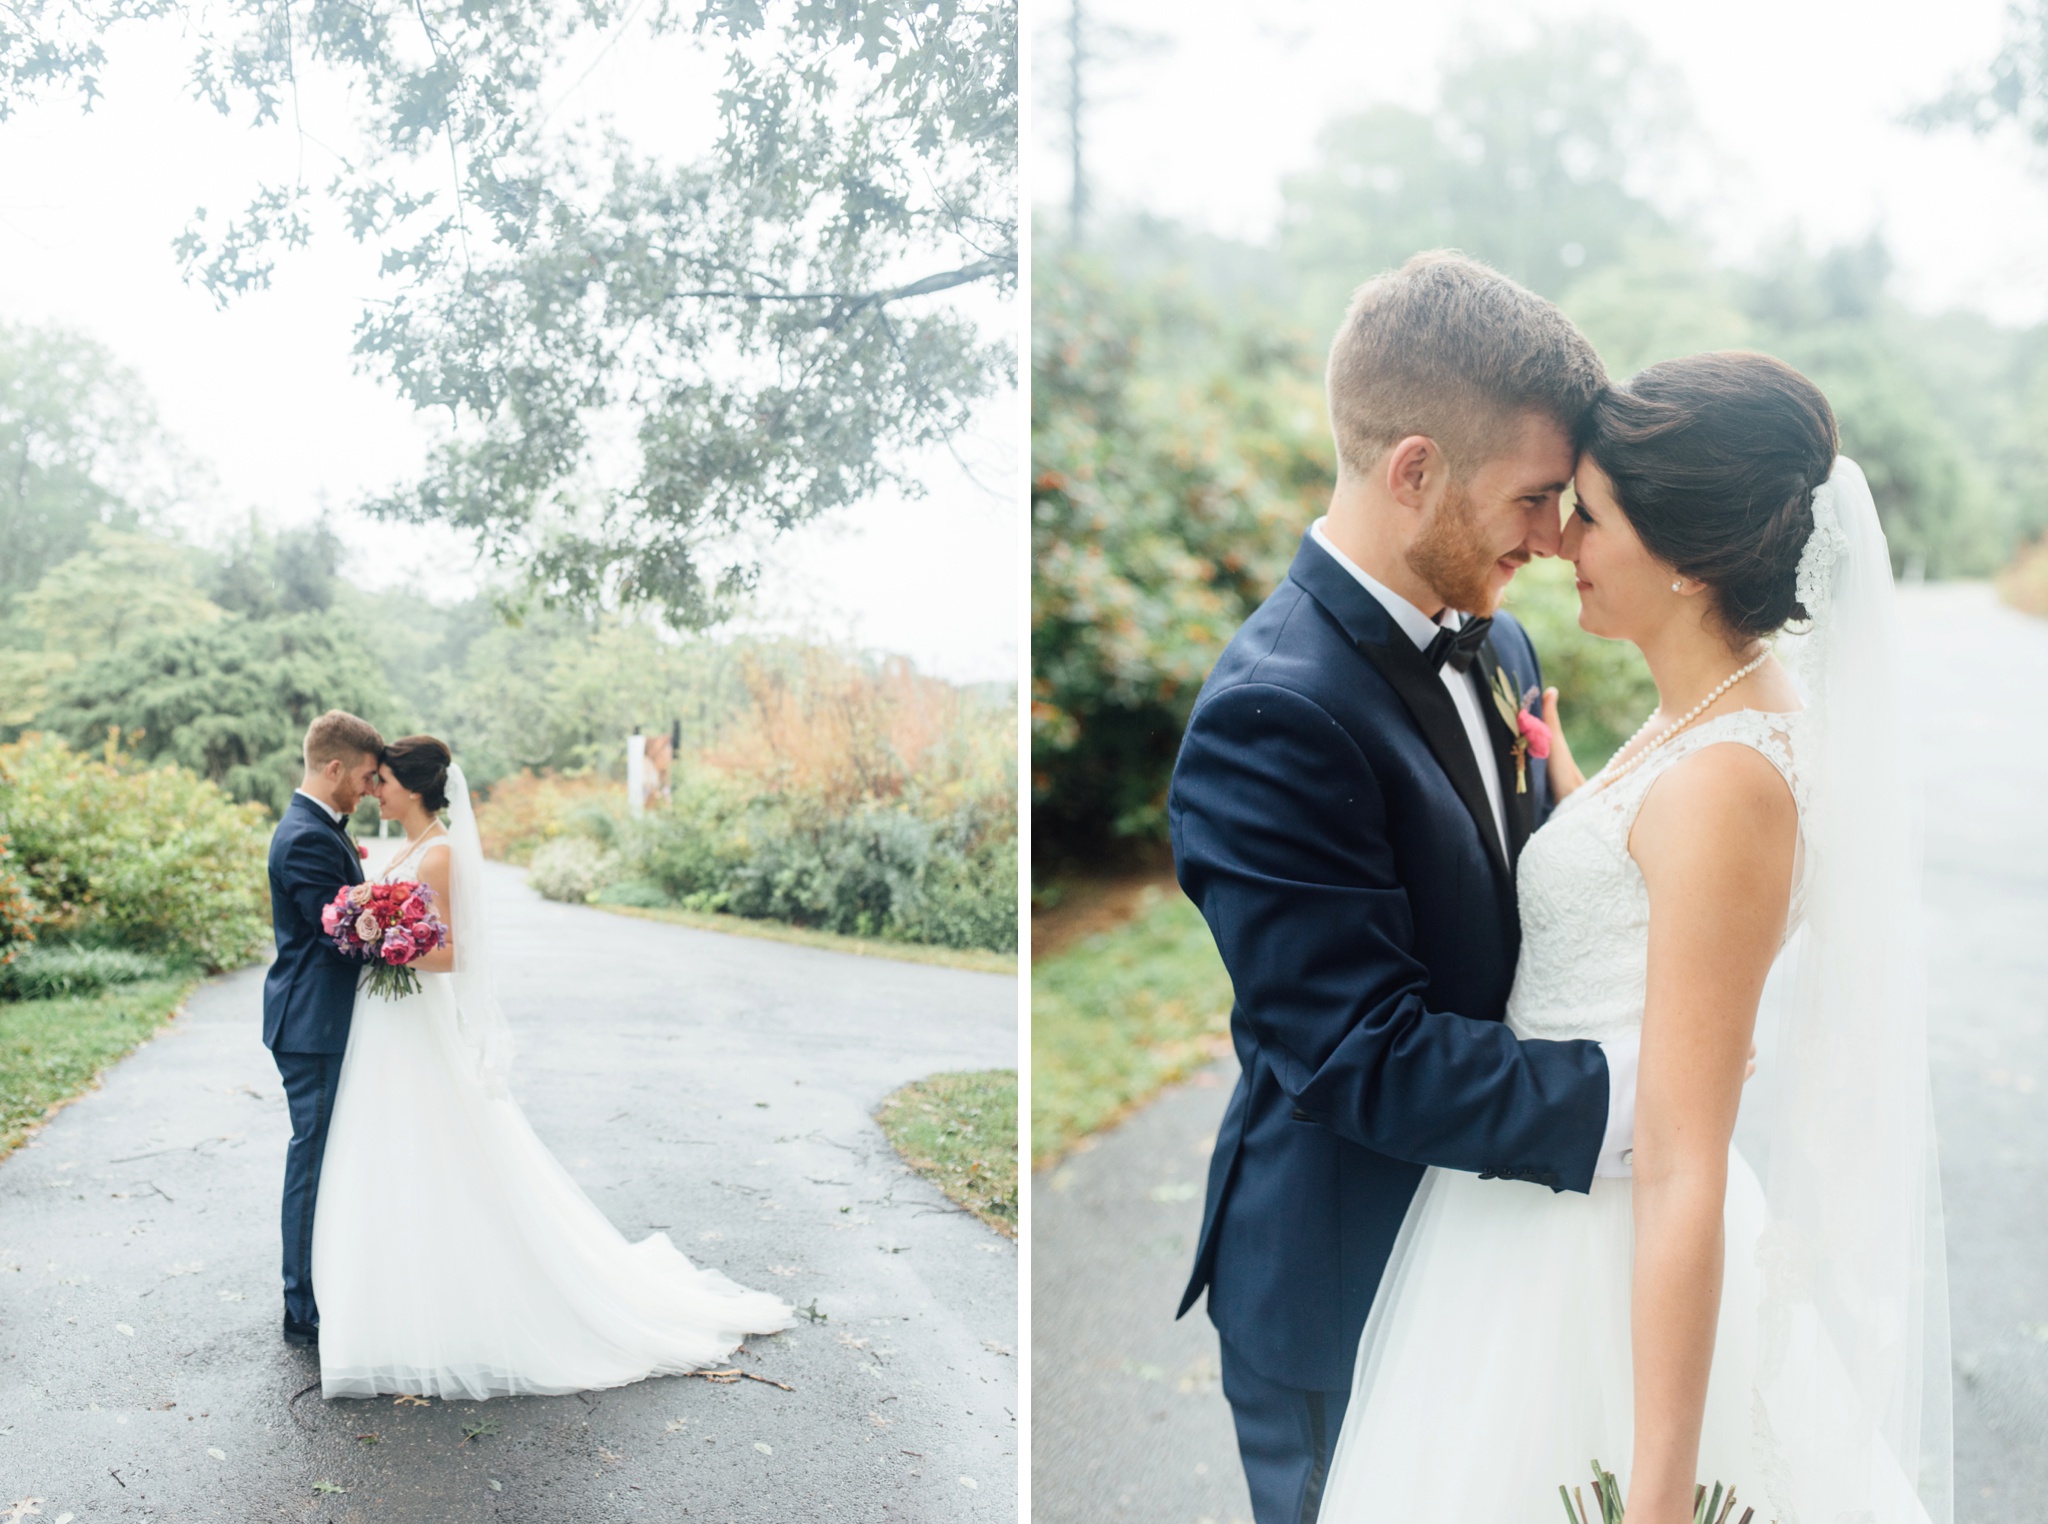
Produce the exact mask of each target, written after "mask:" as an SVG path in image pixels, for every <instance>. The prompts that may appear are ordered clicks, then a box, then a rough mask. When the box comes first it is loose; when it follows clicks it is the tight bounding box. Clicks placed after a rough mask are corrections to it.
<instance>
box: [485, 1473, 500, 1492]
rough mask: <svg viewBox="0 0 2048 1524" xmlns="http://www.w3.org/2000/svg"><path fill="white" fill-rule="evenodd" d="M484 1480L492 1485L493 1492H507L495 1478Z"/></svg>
mask: <svg viewBox="0 0 2048 1524" xmlns="http://www.w3.org/2000/svg"><path fill="white" fill-rule="evenodd" d="M484 1480H485V1481H486V1482H487V1483H488V1484H489V1485H490V1489H491V1491H493V1492H503V1491H504V1490H505V1489H504V1487H503V1486H502V1485H501V1484H500V1483H499V1481H498V1479H497V1478H496V1477H495V1476H491V1477H486V1478H484Z"/></svg>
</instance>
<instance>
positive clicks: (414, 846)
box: [377, 820, 448, 878]
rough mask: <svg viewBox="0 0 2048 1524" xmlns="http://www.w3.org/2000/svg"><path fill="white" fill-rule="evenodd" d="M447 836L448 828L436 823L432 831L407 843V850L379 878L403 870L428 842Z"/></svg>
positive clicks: (425, 832) (429, 830)
mask: <svg viewBox="0 0 2048 1524" xmlns="http://www.w3.org/2000/svg"><path fill="white" fill-rule="evenodd" d="M447 834H448V828H447V827H446V826H444V825H442V824H441V822H440V821H438V820H436V821H434V822H433V823H432V826H431V828H430V829H428V830H425V831H422V832H420V834H419V835H417V836H415V837H414V838H413V839H412V840H411V841H409V842H407V843H406V846H405V850H404V851H403V852H401V853H399V854H398V856H397V857H395V858H394V859H392V861H391V863H390V865H389V866H388V867H386V868H385V870H384V871H383V872H382V873H380V874H378V875H377V876H378V877H379V878H385V877H388V876H389V875H390V874H393V873H395V872H397V871H398V870H399V869H400V868H403V867H404V866H405V865H406V864H407V863H409V862H411V861H412V857H413V854H414V853H415V852H417V851H419V850H420V849H421V848H422V847H424V846H425V845H426V844H427V843H428V842H430V841H433V840H435V839H436V838H438V837H442V836H446V835H447Z"/></svg>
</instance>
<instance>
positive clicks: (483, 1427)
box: [462, 1418, 498, 1445]
mask: <svg viewBox="0 0 2048 1524" xmlns="http://www.w3.org/2000/svg"><path fill="white" fill-rule="evenodd" d="M497 1432H498V1420H497V1419H495V1418H486V1419H485V1420H483V1422H481V1423H466V1424H464V1425H463V1426H462V1443H463V1444H465V1445H466V1444H468V1443H469V1442H470V1441H471V1440H472V1439H489V1438H490V1437H491V1436H492V1435H493V1434H495V1433H497Z"/></svg>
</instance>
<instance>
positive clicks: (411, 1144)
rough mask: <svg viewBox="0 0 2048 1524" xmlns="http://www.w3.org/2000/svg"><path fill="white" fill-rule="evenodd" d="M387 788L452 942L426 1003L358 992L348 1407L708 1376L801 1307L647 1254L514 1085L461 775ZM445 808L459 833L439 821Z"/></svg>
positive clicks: (437, 773) (440, 763) (332, 1265)
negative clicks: (568, 1165)
mask: <svg viewBox="0 0 2048 1524" xmlns="http://www.w3.org/2000/svg"><path fill="white" fill-rule="evenodd" d="M379 776H380V781H379V782H378V783H377V784H376V786H375V792H376V795H377V801H378V804H379V805H380V806H381V807H382V810H383V813H384V815H385V817H386V818H388V819H394V820H397V821H398V822H399V823H400V824H401V825H403V826H404V827H405V833H406V845H405V849H404V850H403V851H402V852H400V853H399V855H398V857H397V859H396V860H395V861H394V862H392V864H391V865H390V866H389V867H388V868H386V869H385V870H384V872H383V874H382V875H381V877H382V878H383V879H385V880H398V881H409V882H418V883H423V884H425V885H427V886H428V887H429V888H430V889H432V891H433V893H434V899H435V904H436V909H437V910H438V912H439V914H440V916H441V918H442V919H443V920H444V921H445V922H446V923H447V925H448V928H449V942H448V945H447V946H444V947H442V948H439V949H436V950H435V951H434V952H432V953H429V954H427V955H426V956H425V957H423V958H421V959H420V960H419V961H418V962H417V963H416V964H415V965H414V966H415V967H416V968H418V969H419V970H421V973H420V985H421V988H420V991H419V993H418V994H415V995H409V996H406V997H404V998H401V999H398V1000H385V999H382V998H378V997H373V996H371V995H369V994H368V993H366V992H362V991H359V992H358V993H357V995H356V1006H355V1015H354V1018H353V1022H352V1025H351V1027H350V1030H349V1038H348V1049H347V1052H346V1054H345V1056H344V1057H343V1059H342V1068H341V1079H340V1082H339V1086H338V1090H339V1093H338V1095H337V1097H336V1100H335V1103H334V1116H333V1119H332V1121H331V1123H330V1124H329V1125H330V1131H329V1134H328V1140H327V1151H326V1158H325V1163H324V1165H323V1168H322V1178H321V1179H320V1182H319V1197H318V1207H317V1210H316V1214H315V1217H314V1223H313V1277H314V1284H315V1285H317V1286H318V1287H319V1288H320V1313H321V1320H320V1384H321V1392H322V1394H323V1395H324V1396H327V1397H369V1396H374V1395H376V1394H378V1393H390V1392H404V1393H411V1394H414V1395H416V1396H434V1397H466V1398H483V1397H502V1396H514V1395H525V1394H544V1393H560V1392H573V1391H582V1390H588V1389H592V1388H597V1387H610V1386H621V1385H624V1384H625V1383H627V1382H629V1381H638V1380H640V1379H642V1378H643V1377H646V1376H654V1375H663V1374H672V1373H675V1372H680V1371H689V1370H696V1369H700V1368H702V1367H703V1366H705V1365H708V1364H712V1363H715V1362H717V1361H719V1360H721V1359H723V1358H724V1357H725V1356H726V1355H728V1354H730V1353H731V1352H732V1350H733V1349H734V1347H735V1346H737V1345H738V1343H739V1342H740V1339H741V1338H742V1336H743V1335H745V1334H748V1333H772V1332H775V1331H777V1330H779V1329H782V1328H786V1327H787V1326H788V1325H789V1323H790V1320H791V1314H790V1309H789V1308H788V1307H786V1306H785V1305H783V1304H782V1303H781V1302H780V1301H778V1300H777V1299H776V1298H775V1297H773V1296H770V1295H768V1294H767V1293H765V1292H758V1291H748V1290H746V1289H745V1288H744V1287H741V1286H738V1285H735V1284H734V1283H733V1282H732V1281H730V1280H728V1279H727V1278H726V1277H725V1276H723V1275H721V1274H719V1273H718V1272H717V1271H715V1270H709V1269H700V1268H698V1267H697V1266H694V1265H692V1264H691V1263H690V1261H689V1260H688V1259H686V1258H685V1257H684V1256H683V1255H682V1254H681V1253H680V1252H679V1251H678V1250H677V1249H676V1248H675V1247H674V1246H673V1245H672V1244H671V1243H670V1242H669V1240H668V1236H667V1235H666V1234H664V1233H656V1234H654V1235H652V1236H651V1237H649V1238H646V1239H643V1240H642V1241H641V1242H639V1243H637V1244H629V1243H627V1242H626V1240H625V1239H624V1238H623V1237H622V1236H621V1235H620V1234H619V1231H618V1230H617V1229H616V1228H614V1227H613V1226H612V1225H611V1223H610V1222H609V1221H608V1220H607V1219H606V1218H605V1216H604V1214H603V1213H602V1212H600V1211H599V1210H598V1209H597V1207H596V1206H594V1205H593V1204H592V1203H591V1201H590V1199H589V1198H588V1197H586V1196H585V1195H584V1194H583V1192H582V1191H581V1190H580V1189H578V1188H577V1186H576V1183H575V1182H574V1181H573V1180H571V1179H570V1178H569V1176H568V1174H567V1173H566V1172H564V1170H563V1169H562V1167H561V1165H559V1164H558V1163H556V1162H555V1159H554V1156H553V1155H551V1154H550V1153H549V1152H548V1151H547V1149H546V1147H545V1146H544V1145H543V1144H542V1143H541V1141H540V1139H539V1138H538V1137H536V1136H535V1135H534V1132H533V1129H532V1128H531V1127H530V1126H529V1125H528V1124H527V1121H526V1118H525V1116H524V1114H523V1113H521V1111H520V1109H519V1106H518V1104H517V1103H516V1102H515V1101H513V1099H512V1098H511V1096H510V1095H509V1094H507V1092H506V1088H505V1080H506V1071H507V1069H508V1067H509V1064H510V1059H511V1044H510V1040H509V1037H508V1034H507V1031H506V1027H505V1018H504V1016H503V1014H502V1012H501V1011H500V1010H499V1008H498V1002H497V997H496V995H495V993H494V992H493V988H492V981H491V968H490V941H489V935H488V927H487V926H486V923H485V916H484V908H483V894H484V885H483V851H482V848H481V846H480V844H479V842H478V838H477V830H476V817H475V814H474V813H473V811H472V809H471V807H470V799H469V790H468V787H467V786H466V784H465V782H464V780H463V776H462V769H461V768H459V767H456V766H453V765H452V763H451V761H450V757H449V752H448V748H447V747H446V746H444V745H443V744H442V743H441V742H439V741H437V740H435V739H434V738H433V737H431V736H409V737H407V738H406V739H404V740H402V741H397V742H394V743H392V744H391V745H390V746H388V747H386V748H385V751H384V755H383V757H382V759H381V761H380V765H379ZM443 810H446V811H447V814H448V824H447V825H446V826H445V827H444V826H443V825H442V824H441V822H440V820H439V818H438V817H439V815H440V813H441V812H442V811H443Z"/></svg>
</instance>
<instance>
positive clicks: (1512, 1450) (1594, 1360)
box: [315, 710, 1806, 1524]
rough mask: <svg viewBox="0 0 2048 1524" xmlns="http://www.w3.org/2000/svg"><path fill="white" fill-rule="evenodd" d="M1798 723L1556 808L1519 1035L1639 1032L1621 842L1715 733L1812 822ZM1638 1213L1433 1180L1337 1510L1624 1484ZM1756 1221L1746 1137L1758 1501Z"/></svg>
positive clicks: (1543, 834) (1336, 1490)
mask: <svg viewBox="0 0 2048 1524" xmlns="http://www.w3.org/2000/svg"><path fill="white" fill-rule="evenodd" d="M1800 720H1801V716H1798V715H1784V714H1767V713H1764V712H1761V711H1758V710H1739V711H1736V712H1734V713H1732V714H1725V715H1722V716H1720V717H1718V718H1716V719H1712V720H1708V721H1705V722H1704V723H1702V724H1700V725H1699V726H1697V727H1696V728H1695V729H1693V730H1691V731H1689V732H1687V733H1686V734H1684V735H1681V736H1679V737H1678V738H1676V739H1675V740H1674V741H1672V742H1671V744H1670V745H1668V746H1665V747H1664V748H1662V749H1661V750H1660V751H1659V752H1658V753H1656V754H1655V755H1653V756H1652V757H1651V758H1650V759H1649V760H1648V761H1647V762H1646V763H1644V764H1643V765H1642V766H1640V767H1638V768H1637V769H1636V770H1635V771H1634V772H1632V773H1629V774H1627V775H1625V776H1624V777H1622V778H1620V779H1619V780H1617V781H1616V782H1615V783H1614V784H1613V785H1612V786H1611V787H1605V788H1596V787H1594V786H1593V785H1592V784H1589V785H1587V786H1586V787H1582V788H1581V789H1579V790H1578V791H1577V792H1575V793H1573V794H1571V795H1569V796H1568V797H1567V798H1565V799H1564V800H1563V802H1562V803H1560V804H1559V806H1558V807H1557V809H1556V810H1555V811H1554V812H1553V813H1552V814H1551V817H1550V820H1549V822H1548V823H1547V824H1546V825H1545V826H1544V827H1543V829H1542V830H1540V831H1538V832H1537V833H1536V834H1535V835H1533V836H1531V837H1530V838H1529V844H1528V846H1527V847H1526V848H1525V849H1524V851H1523V853H1522V856H1521V860H1520V863H1519V866H1518V869H1517V875H1516V883H1517V888H1518V891H1519V894H1520V899H1521V915H1522V953H1521V961H1520V963H1519V965H1518V966H1517V968H1516V971H1515V984H1514V991H1513V993H1512V994H1511V995H1510V996H1509V998H1508V1024H1509V1026H1510V1027H1511V1028H1513V1030H1514V1032H1515V1034H1516V1035H1517V1036H1520V1037H1536V1038H1574V1037H1583V1038H1591V1039H1592V1040H1594V1041H1596V1042H1599V1041H1609V1040H1612V1039H1614V1038H1618V1037H1623V1036H1626V1035H1631V1034H1633V1033H1634V1032H1636V1031H1637V1030H1638V1029H1639V1028H1640V1026H1641V1024H1642V1016H1643V989H1644V980H1645V975H1646V972H1647V968H1648V963H1649V927H1650V899H1649V890H1648V889H1647V888H1646V887H1645V885H1644V883H1643V877H1642V874H1641V872H1640V871H1639V870H1638V869H1637V868H1636V865H1635V859H1633V858H1632V857H1630V856H1629V853H1628V837H1629V830H1630V828H1631V827H1632V826H1633V825H1634V823H1635V818H1636V813H1637V811H1638V810H1640V809H1641V808H1642V803H1643V800H1644V799H1645V798H1646V797H1647V796H1648V794H1649V792H1650V790H1651V788H1652V787H1653V786H1654V785H1655V784H1656V782H1657V780H1658V779H1659V778H1660V777H1662V776H1663V775H1664V774H1665V773H1666V772H1668V771H1669V770H1670V769H1671V768H1673V767H1676V766H1678V765H1679V764H1680V763H1682V762H1683V761H1685V759H1687V758H1688V757H1691V756H1694V755H1695V754H1697V753H1698V752H1699V751H1701V750H1703V749H1704V748H1706V747H1709V746H1716V745H1728V744H1734V745H1742V746H1748V747H1752V748H1754V749H1755V750H1756V751H1758V752H1760V753H1762V755H1763V756H1765V757H1766V758H1768V759H1769V760H1770V762H1771V764H1772V765H1773V766H1774V767H1776V768H1777V769H1778V771H1779V773H1780V775H1781V776H1783V778H1784V779H1785V782H1786V785H1787V787H1789V788H1790V789H1791V790H1792V795H1793V799H1794V801H1795V803H1796V804H1798V806H1799V812H1800V816H1801V818H1802V820H1803V819H1804V817H1805V814H1806V801H1805V797H1804V791H1803V789H1802V788H1801V786H1800V782H1799V772H1798V767H1797V761H1796V758H1797V737H1798V731H1799V724H1800ZM1803 869H1804V862H1803V860H1802V862H1801V864H1800V870H1799V871H1796V872H1795V883H1794V890H1793V897H1792V913H1791V917H1790V924H1789V925H1788V928H1787V933H1788V936H1789V935H1790V933H1791V932H1792V931H1793V930H1796V928H1797V925H1798V922H1799V919H1800V915H1801V911H1802V900H1803V893H1802V890H1803V884H1801V883H1800V880H1801V879H1803V877H1804V873H1803ZM1632 1210H1633V1206H1632V1191H1631V1183H1630V1181H1628V1180H1626V1179H1597V1178H1596V1179H1595V1180H1594V1181H1593V1188H1592V1193H1591V1194H1590V1195H1585V1196H1582V1195H1579V1194H1577V1193H1576V1192H1570V1191H1567V1192H1555V1191H1552V1190H1551V1189H1550V1188H1549V1187H1548V1186H1543V1185H1532V1184H1528V1183H1525V1182H1522V1181H1510V1180H1482V1179H1480V1178H1479V1177H1478V1176H1476V1175H1469V1174H1464V1173H1461V1172H1459V1171H1455V1170H1441V1169H1432V1170H1429V1171H1428V1172H1427V1173H1426V1174H1425V1175H1424V1176H1423V1181H1422V1185H1421V1187H1420V1188H1419V1190H1418V1192H1417V1194H1416V1198H1415V1201H1414V1203H1413V1204H1412V1205H1411V1206H1410V1207H1409V1209H1408V1216H1407V1218H1406V1220H1405V1221H1404V1223H1403V1225H1402V1230H1401V1237H1400V1240H1399V1241H1398V1242H1397V1244H1396V1246H1395V1249H1394V1253H1393V1257H1392V1258H1391V1260H1390V1261H1389V1263H1388V1266H1387V1273H1386V1276H1385V1278H1384V1279H1383V1280H1382V1281H1381V1283H1380V1291H1379V1296H1378V1297H1377V1299H1376V1300H1375V1301H1374V1303H1373V1309H1372V1315H1371V1317H1370V1318H1369V1319H1368V1320H1367V1322H1366V1328H1365V1335H1364V1339H1363V1341H1362V1343H1361V1346H1360V1353H1359V1361H1358V1369H1357V1376H1356V1380H1355V1382H1354V1386H1353V1392H1352V1398H1351V1405H1350V1407H1349V1409H1348V1410H1347V1411H1346V1413H1345V1416H1344V1429H1343V1433H1342V1435H1341V1437H1340V1439H1339V1443H1338V1447H1337V1453H1336V1457H1335V1459H1334V1461H1333V1462H1332V1465H1331V1470H1330V1479H1329V1484H1328V1490H1327V1493H1326V1501H1325V1502H1324V1505H1323V1511H1322V1519H1323V1520H1324V1521H1325V1524H1354V1521H1358V1524H1363V1521H1366V1520H1372V1521H1376V1524H1377V1521H1386V1520H1399V1521H1400V1524H1433V1521H1438V1520H1441V1521H1443V1524H1480V1521H1488V1524H1492V1521H1499V1524H1520V1521H1523V1520H1536V1519H1547V1518H1552V1517H1555V1515H1556V1511H1557V1508H1558V1502H1557V1487H1558V1484H1559V1483H1560V1482H1566V1483H1583V1482H1586V1481H1588V1480H1589V1479H1590V1472H1589V1462H1590V1461H1592V1460H1593V1459H1595V1458H1598V1459H1599V1460H1600V1461H1601V1462H1602V1463H1603V1464H1604V1465H1606V1466H1607V1467H1608V1469H1610V1470H1612V1471H1615V1472H1617V1473H1618V1474H1619V1476H1620V1478H1621V1480H1622V1482H1623V1484H1624V1485H1626V1483H1627V1480H1628V1460H1629V1452H1630V1448H1631V1439H1632V1434H1633V1422H1634V1420H1633V1412H1632V1409H1631V1403H1632V1376H1631V1372H1632V1364H1631V1357H1630V1348H1629V1294H1630V1280H1631V1276H1632V1274H1633V1261H1634V1247H1635V1233H1634V1220H1633V1216H1632ZM1763 1220H1764V1200H1763V1188H1762V1186H1761V1184H1760V1183H1759V1182H1758V1180H1757V1176H1756V1174H1755V1172H1754V1171H1753V1170H1752V1169H1751V1168H1750V1166H1749V1165H1748V1164H1747V1163H1746V1162H1745V1161H1744V1159H1743V1157H1742V1155H1741V1154H1740V1153H1739V1152H1736V1151H1733V1150H1731V1152H1730V1156H1729V1167H1728V1196H1727V1206H1726V1211H1725V1225H1726V1230H1727V1265H1726V1272H1725V1274H1726V1279H1725V1280H1724V1281H1723V1284H1722V1300H1721V1307H1722V1312H1721V1323H1720V1331H1719V1335H1718V1337H1717V1338H1716V1339H1715V1342H1714V1366H1713V1374H1712V1376H1711V1377H1710V1379H1709V1381H1708V1385H1707V1409H1706V1422H1705V1425H1704V1427H1703V1429H1702V1432H1701V1440H1700V1475H1701V1476H1702V1477H1703V1478H1706V1479H1708V1480H1709V1481H1710V1482H1711V1481H1714V1480H1719V1481H1722V1482H1726V1483H1731V1484H1733V1485H1734V1486H1735V1488H1736V1491H1737V1494H1738V1496H1740V1497H1742V1498H1743V1499H1745V1500H1748V1501H1751V1502H1756V1503H1758V1504H1759V1505H1761V1504H1762V1503H1763V1500H1764V1488H1763V1486H1762V1485H1761V1482H1762V1478H1761V1476H1760V1475H1759V1471H1758V1466H1757V1464H1756V1462H1755V1461H1754V1460H1753V1458H1752V1456H1751V1452H1750V1444H1749V1438H1750V1386H1751V1381H1752V1378H1753V1375H1754V1372H1753V1370H1752V1368H1751V1362H1752V1360H1753V1357H1754V1356H1753V1352H1754V1349H1755V1344H1756V1330H1755V1307H1756V1303H1757V1269H1756V1246H1757V1240H1758V1237H1759V1235H1760V1234H1761V1232H1762V1230H1763ZM315 1284H317V1282H316V1283H315ZM1588 1507H1591V1504H1590V1501H1589V1503H1588ZM1758 1512H1759V1516H1762V1515H1763V1509H1762V1507H1761V1506H1760V1507H1759V1510H1758ZM1737 1516H1738V1517H1739V1516H1740V1511H1739V1509H1738V1513H1737Z"/></svg>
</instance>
